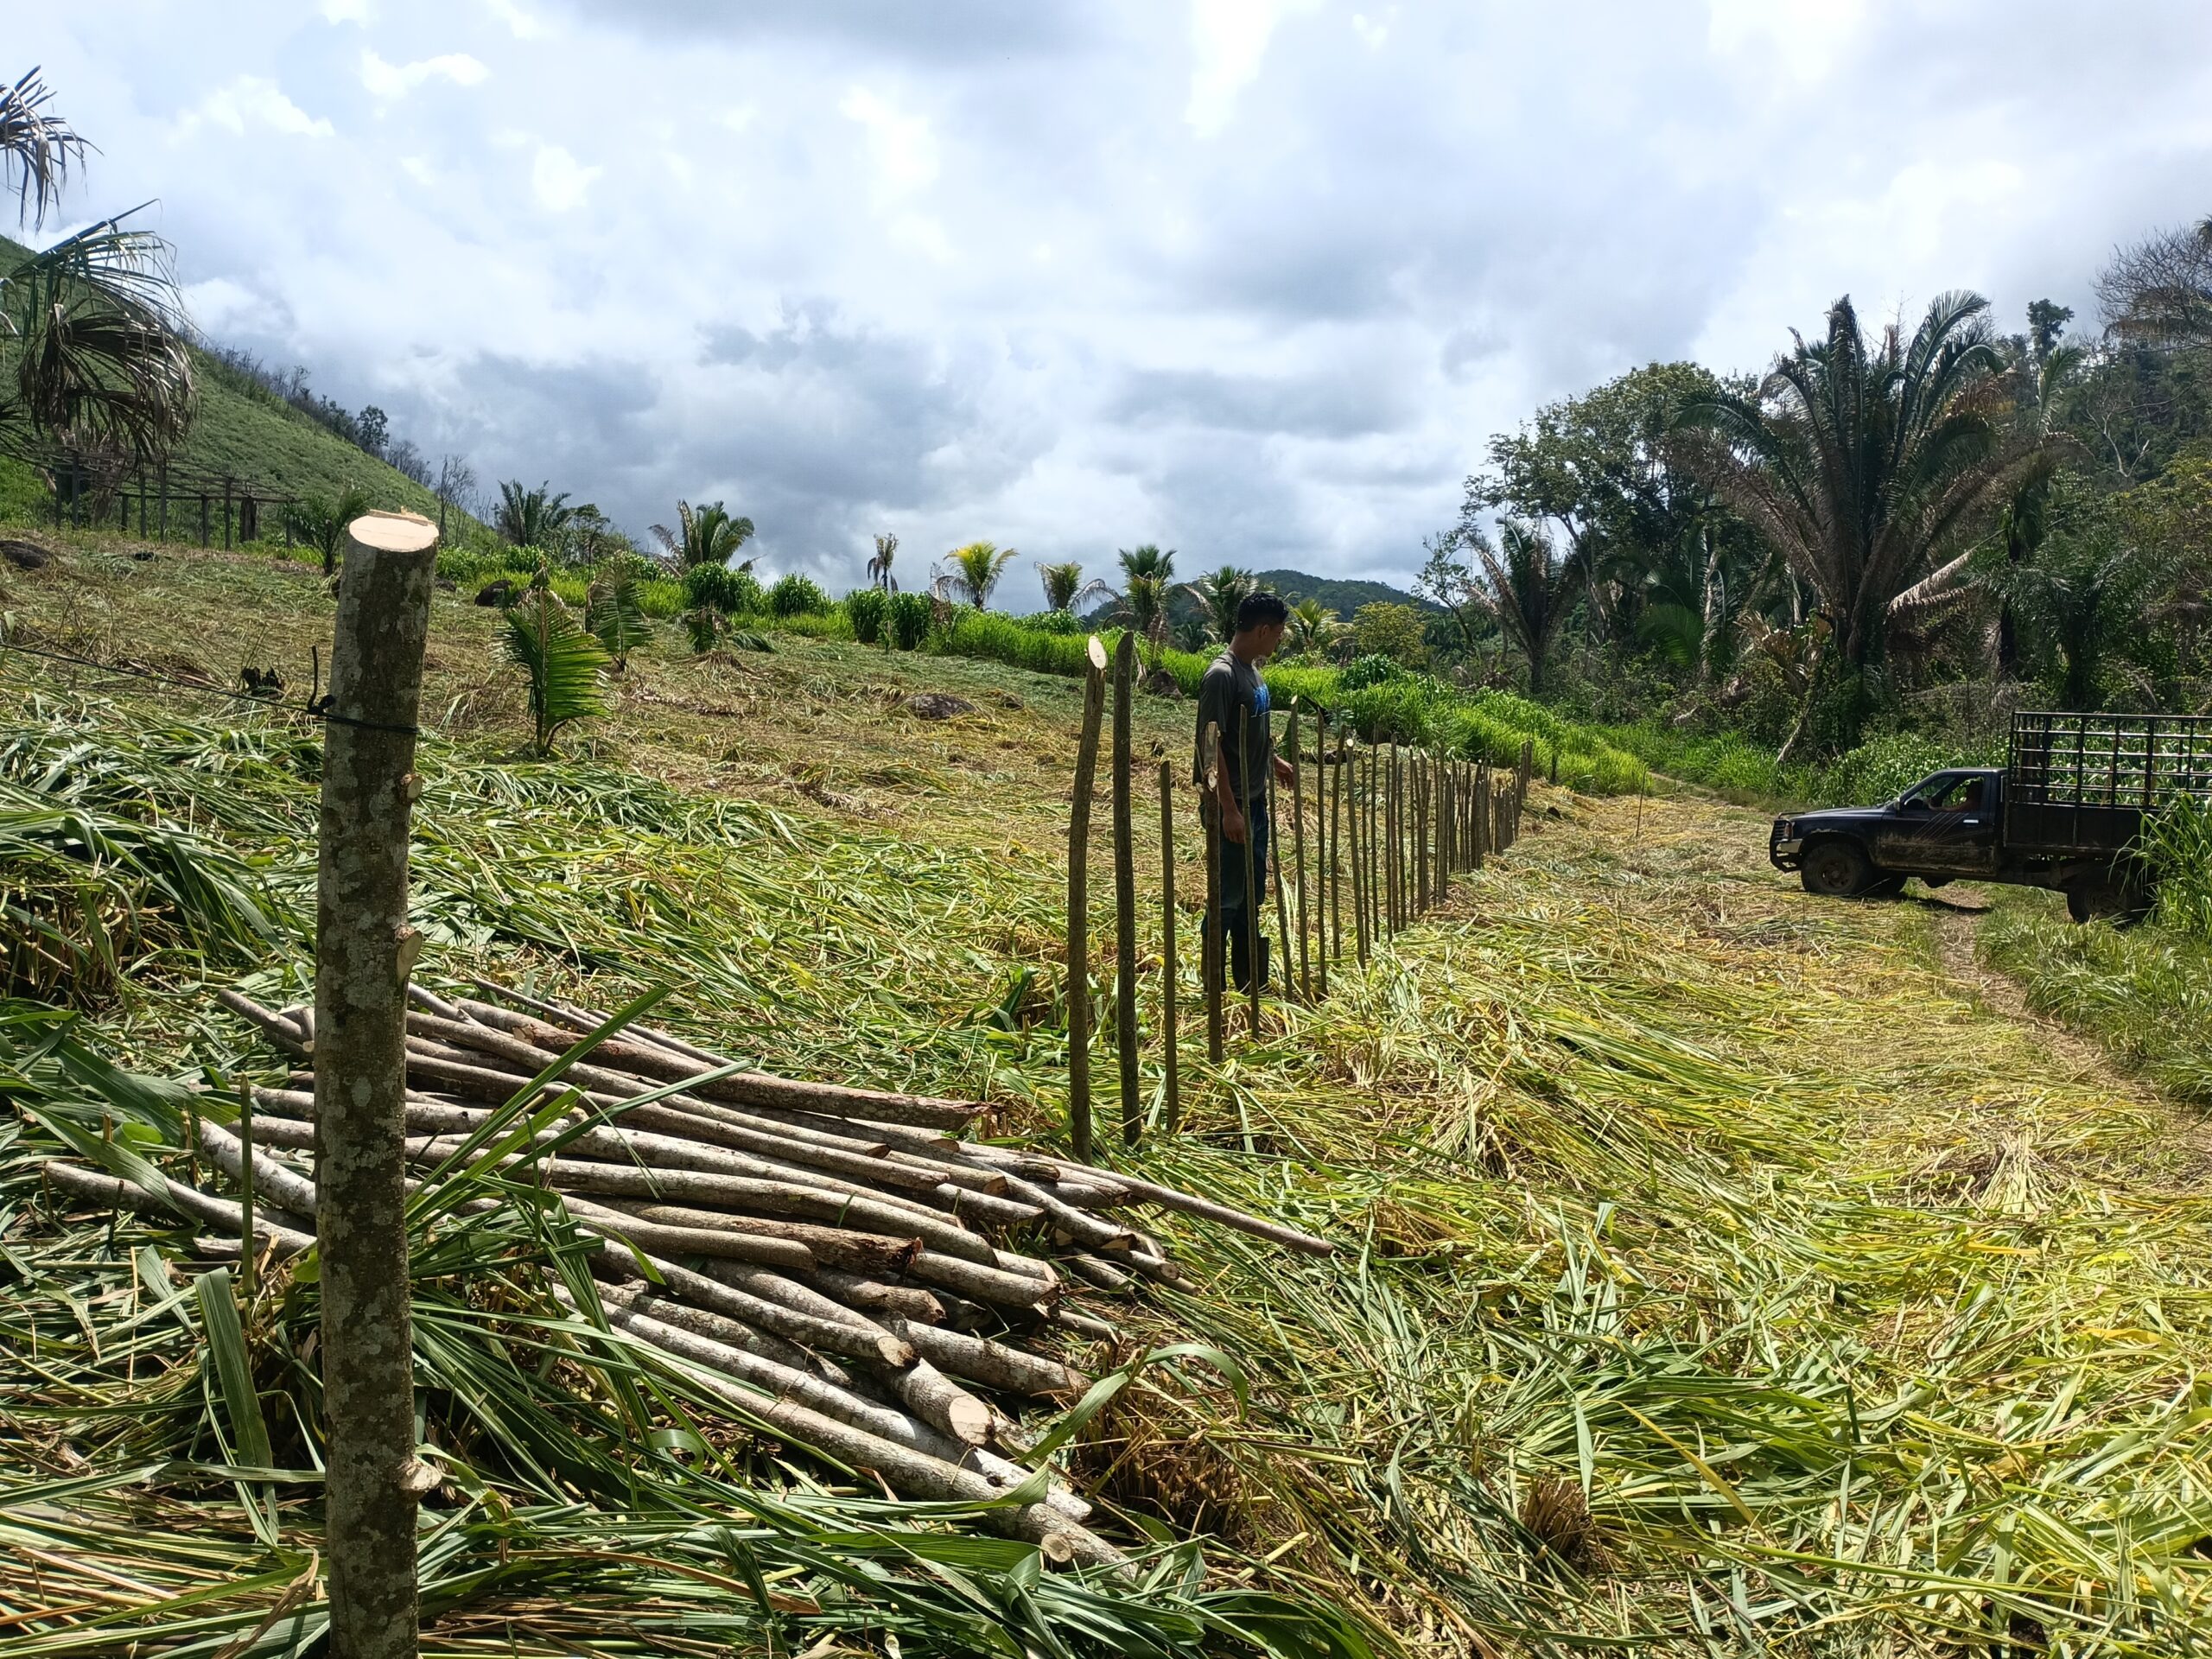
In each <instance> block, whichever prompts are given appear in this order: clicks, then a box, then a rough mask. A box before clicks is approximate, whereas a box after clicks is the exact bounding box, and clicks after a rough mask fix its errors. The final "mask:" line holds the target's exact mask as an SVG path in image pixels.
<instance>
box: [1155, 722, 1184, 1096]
mask: <svg viewBox="0 0 2212 1659" xmlns="http://www.w3.org/2000/svg"><path fill="white" fill-rule="evenodd" d="M1160 895H1161V896H1160V1046H1161V1048H1162V1050H1163V1051H1164V1052H1165V1055H1166V1064H1167V1076H1166V1085H1165V1087H1164V1089H1163V1090H1162V1094H1161V1100H1160V1126H1161V1128H1162V1129H1163V1130H1164V1131H1165V1132H1166V1134H1169V1135H1173V1134H1174V1133H1175V1132H1176V1130H1177V1129H1179V1128H1181V1126H1182V1122H1183V1078H1182V1071H1183V1054H1182V1048H1181V1044H1180V1039H1179V1037H1178V1035H1177V1033H1176V1030H1175V993H1176V985H1177V980H1178V977H1179V973H1180V967H1179V963H1177V962H1176V960H1175V767H1174V765H1173V762H1171V761H1166V760H1162V761H1161V762H1160Z"/></svg>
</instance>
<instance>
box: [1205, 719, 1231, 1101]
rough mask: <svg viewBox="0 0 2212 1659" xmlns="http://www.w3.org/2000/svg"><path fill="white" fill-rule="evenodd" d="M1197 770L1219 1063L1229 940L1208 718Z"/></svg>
mask: <svg viewBox="0 0 2212 1659" xmlns="http://www.w3.org/2000/svg"><path fill="white" fill-rule="evenodd" d="M1198 774H1199V777H1200V779H1201V780H1202V783H1203V785H1204V792H1203V793H1202V794H1201V795H1200V796H1199V798H1198V823H1199V825H1200V828H1201V830H1202V832H1203V833H1204V835H1205V843H1206V933H1205V949H1204V950H1203V951H1202V952H1201V953H1200V957H1199V969H1198V971H1199V975H1200V976H1201V977H1202V978H1203V979H1204V980H1205V993H1206V1058H1207V1060H1208V1061H1209V1062H1210V1063H1211V1064H1212V1065H1220V1064H1221V1052H1222V1037H1223V1033H1222V1026H1223V1023H1224V1021H1223V1018H1222V1007H1221V1004H1222V985H1223V982H1224V981H1225V980H1226V979H1227V978H1228V977H1229V975H1228V971H1227V963H1226V961H1225V958H1226V957H1227V955H1228V950H1229V941H1228V939H1227V938H1226V937H1225V936H1224V935H1225V930H1224V928H1223V926H1222V918H1221V796H1220V793H1219V791H1220V788H1221V727H1220V725H1219V723H1218V722H1217V721H1207V722H1206V729H1205V734H1204V735H1203V736H1202V737H1201V738H1200V740H1199V747H1198Z"/></svg>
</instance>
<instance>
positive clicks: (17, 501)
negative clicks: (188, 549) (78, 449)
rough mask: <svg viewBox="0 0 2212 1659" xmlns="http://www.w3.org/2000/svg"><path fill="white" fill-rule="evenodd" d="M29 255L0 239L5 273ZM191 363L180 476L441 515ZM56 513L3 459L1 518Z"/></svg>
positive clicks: (426, 495) (311, 429) (262, 401)
mask: <svg viewBox="0 0 2212 1659" xmlns="http://www.w3.org/2000/svg"><path fill="white" fill-rule="evenodd" d="M28 253H29V250H28V249H26V248H24V247H23V246H22V245H20V244H18V243H16V242H12V241H10V240H8V239H7V238H4V237H0V270H4V269H6V268H7V267H9V266H11V265H13V264H14V263H15V262H16V260H17V259H20V258H22V257H26V256H27V255H28ZM192 359H193V368H194V374H195V375H196V377H197V378H198V380H199V383H200V413H199V416H198V417H197V418H196V419H195V420H194V423H193V426H192V431H191V433H190V435H188V437H187V438H186V439H185V441H184V442H183V443H182V444H181V446H179V448H177V449H176V450H175V452H174V453H173V454H172V456H171V458H170V459H171V466H172V467H173V468H174V469H175V470H177V471H180V472H181V471H185V470H189V471H190V472H192V473H194V474H207V475H209V476H211V477H213V478H217V479H219V478H222V477H226V476H230V477H235V478H237V479H238V480H239V481H240V488H241V489H251V491H252V492H253V493H256V494H265V495H269V496H277V497H282V496H300V495H307V494H326V495H331V494H335V493H338V492H339V491H340V490H342V489H344V488H345V487H346V486H347V485H348V484H356V485H359V486H360V487H361V488H362V489H364V490H365V491H367V492H368V496H369V501H370V505H372V506H378V507H406V508H410V509H411V510H413V511H414V512H421V513H426V514H428V515H429V516H430V517H432V518H435V517H436V516H437V511H438V503H437V497H436V496H435V494H434V493H432V492H430V491H429V490H427V489H425V488H423V486H421V485H420V484H417V483H416V482H415V480H413V479H411V478H409V477H407V476H406V475H405V474H403V473H401V472H399V471H397V469H396V468H394V467H391V466H389V465H387V464H386V463H385V462H384V461H379V460H378V459H377V458H376V457H375V456H374V455H372V454H367V453H366V452H365V451H363V450H361V449H359V448H355V447H354V446H353V445H352V444H350V443H348V442H346V440H345V439H343V438H341V437H340V436H339V435H337V434H336V433H334V432H332V431H330V430H328V429H327V428H325V427H323V426H321V425H319V424H318V423H316V422H315V421H313V420H311V419H310V418H308V416H306V415H303V414H302V413H301V412H300V411H299V410H296V409H294V408H293V407H292V406H291V405H290V404H287V403H285V402H284V401H283V399H282V398H281V397H277V395H276V394H275V393H273V392H270V391H265V390H264V389H263V388H261V387H259V386H257V385H253V384H252V382H251V381H250V380H248V379H246V378H245V377H244V376H243V375H240V374H238V373H237V372H235V371H233V370H231V369H227V368H226V367H225V366H224V365H222V364H220V363H218V362H217V361H216V360H215V359H213V358H212V357H210V356H209V355H208V354H207V353H206V352H203V351H201V350H200V349H199V348H198V347H197V346H195V347H194V348H193V353H192ZM195 487H196V486H195ZM53 510H54V502H53V497H52V495H51V494H50V493H48V491H47V489H46V487H45V486H44V484H43V483H42V482H41V480H40V479H39V476H38V474H37V473H36V471H35V469H34V468H32V467H29V466H27V465H26V464H24V463H23V462H22V461H15V460H10V459H6V458H0V519H14V520H16V521H18V522H22V521H25V520H29V519H34V518H38V517H40V516H42V515H45V514H50V513H51V512H53ZM172 524H173V527H174V524H175V521H174V520H173V521H172Z"/></svg>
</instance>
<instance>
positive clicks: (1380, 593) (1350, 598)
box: [1258, 570, 1436, 622]
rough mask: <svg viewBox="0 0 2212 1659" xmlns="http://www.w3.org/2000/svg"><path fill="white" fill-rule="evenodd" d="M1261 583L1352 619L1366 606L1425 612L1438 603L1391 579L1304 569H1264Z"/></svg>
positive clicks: (1284, 594) (1283, 594) (1292, 601)
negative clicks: (1353, 577) (1402, 607)
mask: <svg viewBox="0 0 2212 1659" xmlns="http://www.w3.org/2000/svg"><path fill="white" fill-rule="evenodd" d="M1258 574H1259V578H1260V582H1261V584H1262V586H1263V587H1268V588H1273V589H1274V591H1275V592H1277V593H1279V594H1281V595H1282V596H1283V597H1284V598H1285V599H1287V600H1288V601H1290V602H1291V603H1292V604H1294V605H1295V604H1296V603H1297V602H1298V601H1300V600H1301V599H1318V600H1319V601H1321V603H1322V605H1323V606H1324V607H1325V608H1327V609H1329V610H1332V611H1334V612H1335V613H1337V614H1338V616H1340V617H1342V618H1343V619H1344V620H1345V621H1347V622H1349V621H1351V619H1352V615H1353V613H1355V612H1357V610H1358V609H1359V607H1361V606H1363V605H1411V606H1414V607H1415V608H1417V609H1420V610H1424V611H1433V610H1434V609H1435V608H1436V607H1435V606H1433V605H1432V604H1430V603H1429V602H1428V601H1427V600H1425V599H1421V598H1418V597H1416V596H1415V595H1414V594H1409V593H1408V592H1407V591H1406V590H1405V589H1404V588H1393V587H1392V586H1391V585H1390V584H1389V582H1357V581H1352V580H1350V579H1348V578H1340V577H1337V576H1313V575H1307V574H1306V572H1305V571H1303V570H1262V571H1260V572H1259V573H1258Z"/></svg>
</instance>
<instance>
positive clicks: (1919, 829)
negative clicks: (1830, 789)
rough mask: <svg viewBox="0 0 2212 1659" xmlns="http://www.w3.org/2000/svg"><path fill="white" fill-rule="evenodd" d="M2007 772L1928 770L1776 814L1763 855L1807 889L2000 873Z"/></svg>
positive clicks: (1854, 891)
mask: <svg viewBox="0 0 2212 1659" xmlns="http://www.w3.org/2000/svg"><path fill="white" fill-rule="evenodd" d="M2004 800H2005V774H2004V773H2003V772H2001V771H1999V770H1998V769H1996V768H1994V767H1990V766H1966V767H1955V768H1950V769H1947V770H1945V771H1942V772H1931V773H1930V774H1929V776H1927V777H1925V778H1923V779H1921V780H1920V781H1919V782H1918V783H1916V784H1915V785H1913V786H1912V787H1911V788H1910V789H1908V790H1906V791H1904V793H1903V794H1902V795H1899V796H1897V798H1895V799H1894V800H1888V801H1884V802H1882V803H1881V804H1879V805H1876V806H1841V807H1831V808H1828V809H1827V810H1824V811H1819V812H1799V813H1794V814H1792V815H1790V816H1789V817H1781V818H1777V819H1776V820H1775V821H1774V829H1773V831H1772V833H1771V834H1770V836H1769V837H1768V840H1767V856H1768V857H1769V858H1770V860H1771V861H1773V863H1774V865H1775V866H1776V868H1778V869H1784V870H1795V871H1796V872H1797V873H1798V877H1799V880H1802V882H1803V884H1804V887H1805V891H1806V892H1808V893H1826V894H1828V895H1830V896H1833V897H1838V898H1849V897H1856V896H1859V895H1873V894H1880V893H1895V892H1896V891H1897V889H1898V888H1900V887H1903V886H1904V879H1905V877H1907V876H1909V875H1917V876H1921V877H1923V878H1925V879H1926V880H1929V881H1931V882H1935V883H1937V884H1939V885H1940V884H1941V883H1942V882H1944V881H1950V880H1958V879H1960V878H1961V877H1976V876H1978V877H1980V878H1981V879H1982V880H1999V879H2002V877H2001V874H2000V872H2001V869H2002V867H2003V862H2004V851H2003V842H2002V838H2001V836H2000V833H1999V831H2000V829H2001V826H2002V824H2003V822H2004Z"/></svg>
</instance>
